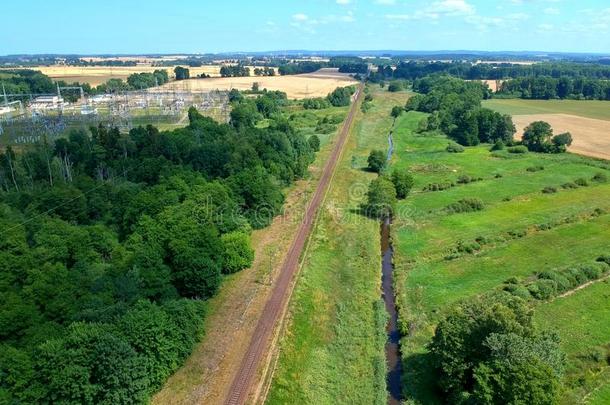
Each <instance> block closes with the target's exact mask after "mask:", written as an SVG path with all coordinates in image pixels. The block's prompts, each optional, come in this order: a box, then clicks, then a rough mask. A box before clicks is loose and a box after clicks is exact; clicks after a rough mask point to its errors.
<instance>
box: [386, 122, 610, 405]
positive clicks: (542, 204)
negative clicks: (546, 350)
mask: <svg viewBox="0 0 610 405" xmlns="http://www.w3.org/2000/svg"><path fill="white" fill-rule="evenodd" d="M423 116H424V115H423V114H420V113H414V112H410V113H407V114H403V116H402V117H400V118H399V119H398V121H397V129H396V131H395V137H394V140H395V144H396V153H395V157H394V159H393V162H392V166H393V167H394V168H396V169H398V170H409V171H411V172H412V174H413V175H414V176H415V180H416V184H415V187H414V190H413V192H412V194H411V195H410V196H409V197H408V198H407V199H406V200H404V201H403V202H401V203H399V206H398V209H397V211H398V213H397V216H396V218H395V224H394V227H393V232H394V235H393V236H394V243H395V250H396V252H395V262H396V268H397V270H396V272H397V274H396V276H397V277H396V290H397V294H398V296H397V300H398V304H399V307H400V321H401V327H402V330H403V333H404V335H405V337H404V338H403V340H402V352H403V362H404V367H405V373H404V376H403V377H404V386H405V394H407V398H409V399H413V400H415V401H416V402H417V403H437V402H439V398H437V397H436V395H435V393H434V391H433V389H432V385H433V383H432V380H431V375H430V369H429V365H428V367H425V366H423V367H422V365H423V363H424V361H425V358H426V349H425V344H426V343H427V342H428V341H429V339H430V337H431V336H432V334H433V333H434V327H435V325H436V323H437V322H438V320H439V319H440V318H441V317H442V315H443V314H444V312H445V311H446V310H447V309H449V308H450V307H451V305H452V304H454V303H455V302H457V301H459V300H461V299H464V298H467V297H470V296H473V295H477V294H481V293H485V292H487V291H490V290H492V289H495V288H498V287H499V286H500V285H501V284H502V283H503V282H504V281H505V280H506V279H508V278H510V277H513V276H519V277H522V278H525V277H529V276H532V275H533V274H535V273H537V272H539V271H542V270H546V269H553V268H563V267H566V266H570V265H578V264H584V263H592V262H593V261H594V260H595V259H596V258H597V257H598V256H599V255H600V254H603V253H606V252H607V250H608V242H609V241H610V214H608V212H610V198H609V197H610V184H608V183H595V182H591V181H590V179H591V178H592V177H593V176H594V175H595V174H596V173H598V172H604V173H606V174H607V175H608V174H610V173H609V172H608V170H609V169H610V165H608V164H607V163H604V162H602V161H595V160H592V159H589V158H585V157H580V156H578V155H573V154H562V155H540V154H534V153H527V154H524V155H519V156H517V155H511V154H509V153H507V152H504V151H502V152H496V153H490V152H489V145H481V146H478V147H471V148H466V151H465V152H464V153H448V152H446V151H445V147H446V145H447V139H446V138H445V137H444V136H440V135H434V134H424V135H418V134H416V133H415V128H417V124H418V122H419V121H420V120H421V118H422V117H423ZM540 167H542V169H541V168H540ZM464 175H467V176H469V177H470V178H474V179H476V181H474V182H470V183H467V184H460V183H459V182H458V178H459V177H460V176H464ZM578 178H583V179H587V180H589V185H588V186H585V187H578V188H575V189H564V188H562V187H561V186H562V185H563V184H565V183H569V182H574V181H575V180H576V179H578ZM431 183H433V184H442V183H454V186H453V187H449V188H447V189H445V190H443V191H425V188H426V186H427V185H429V184H431ZM545 187H552V188H555V189H556V190H557V191H556V192H554V193H542V189H544V188H545ZM463 198H478V199H480V200H481V201H482V202H483V203H484V205H485V208H484V209H483V210H482V211H477V212H471V213H461V214H449V213H448V212H447V211H446V210H445V209H444V208H445V207H446V206H447V205H449V204H450V203H453V202H456V201H458V200H460V199H463ZM597 209H599V210H601V211H598V212H604V214H602V215H592V214H593V213H594V211H595V210H597ZM481 237H482V238H483V239H484V240H486V242H485V243H484V244H482V246H481V248H480V250H478V251H476V252H474V253H473V254H468V253H464V254H462V255H461V256H458V257H449V256H450V254H451V253H453V251H454V250H455V249H456V247H457V246H458V244H459V243H460V242H466V243H471V242H474V241H475V240H477V239H478V240H481ZM605 286H606V288H607V285H605ZM590 288H591V289H590V290H589V289H584V290H582V292H578V293H576V294H574V296H573V297H569V298H566V300H573V299H577V297H578V296H579V294H581V293H583V292H584V291H587V293H586V294H591V295H592V297H590V298H589V301H591V302H594V300H596V302H598V303H600V304H601V303H604V302H605V303H607V301H608V300H607V297H604V295H603V292H600V290H599V287H597V288H594V287H590ZM600 294H601V295H600ZM585 301H586V300H585ZM559 302H560V300H559V299H558V300H557V301H556V302H554V303H553V304H554V305H557V304H556V303H559ZM541 308H542V307H541ZM583 311H584V309H583ZM577 313H579V311H578V310H574V312H573V314H577ZM541 316H542V315H541ZM566 316H567V315H566ZM584 318H586V319H585V320H583V322H582V323H586V322H591V324H590V326H592V327H595V325H596V324H594V323H593V321H594V320H595V322H597V323H600V322H602V323H604V322H605V323H606V324H610V317H609V316H608V313H607V308H606V309H605V312H604V311H602V310H600V311H599V312H595V313H592V314H591V315H590V316H585V317H584ZM567 319H568V318H567V317H566V318H561V317H555V318H553V317H552V316H549V322H551V327H552V328H563V329H565V330H566V331H568V332H567V333H573V334H576V333H583V334H586V326H587V325H584V324H582V323H581V324H579V323H578V322H576V321H571V322H568V321H567ZM570 319H572V318H570ZM595 333H596V334H597V335H598V336H599V338H600V339H601V340H603V339H604V336H605V339H606V342H607V343H610V336H609V334H608V332H607V331H606V329H601V330H600V332H599V333H598V332H595ZM565 344H566V345H570V344H571V343H569V342H568V339H566V342H565ZM572 344H575V343H572ZM595 344H599V342H597V341H596V342H593V341H591V342H589V343H584V345H585V346H591V345H595Z"/></svg>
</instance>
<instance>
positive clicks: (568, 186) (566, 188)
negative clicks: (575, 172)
mask: <svg viewBox="0 0 610 405" xmlns="http://www.w3.org/2000/svg"><path fill="white" fill-rule="evenodd" d="M561 188H563V189H565V190H569V189H574V188H578V186H577V185H576V183H572V182H570V183H564V184H562V185H561Z"/></svg>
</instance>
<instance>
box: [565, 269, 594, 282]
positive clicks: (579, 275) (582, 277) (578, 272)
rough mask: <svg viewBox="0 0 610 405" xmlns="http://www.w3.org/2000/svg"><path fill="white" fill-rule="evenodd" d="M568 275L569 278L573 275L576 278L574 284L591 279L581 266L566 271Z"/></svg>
mask: <svg viewBox="0 0 610 405" xmlns="http://www.w3.org/2000/svg"><path fill="white" fill-rule="evenodd" d="M566 277H568V279H570V277H571V278H573V279H574V280H575V283H574V286H577V285H580V284H584V283H586V282H587V281H589V278H588V277H587V275H586V274H585V273H584V272H583V271H582V269H579V268H572V269H569V270H568V271H567V273H566Z"/></svg>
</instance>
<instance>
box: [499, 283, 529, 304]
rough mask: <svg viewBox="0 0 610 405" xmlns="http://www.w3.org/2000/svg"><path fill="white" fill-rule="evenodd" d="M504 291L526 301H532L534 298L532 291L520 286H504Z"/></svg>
mask: <svg viewBox="0 0 610 405" xmlns="http://www.w3.org/2000/svg"><path fill="white" fill-rule="evenodd" d="M503 290H504V291H506V292H509V293H511V294H512V295H514V296H515V297H519V298H522V299H524V300H530V299H531V298H532V294H530V291H529V290H528V289H527V288H526V287H525V286H523V285H520V284H507V285H505V286H504V288H503Z"/></svg>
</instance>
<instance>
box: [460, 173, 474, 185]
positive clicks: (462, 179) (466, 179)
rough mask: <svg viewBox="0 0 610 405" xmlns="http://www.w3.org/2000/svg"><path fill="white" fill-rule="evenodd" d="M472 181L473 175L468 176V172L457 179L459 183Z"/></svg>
mask: <svg viewBox="0 0 610 405" xmlns="http://www.w3.org/2000/svg"><path fill="white" fill-rule="evenodd" d="M472 181H473V179H472V177H470V176H468V175H467V174H462V175H461V176H460V177H458V179H457V183H458V184H468V183H471V182H472Z"/></svg>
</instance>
